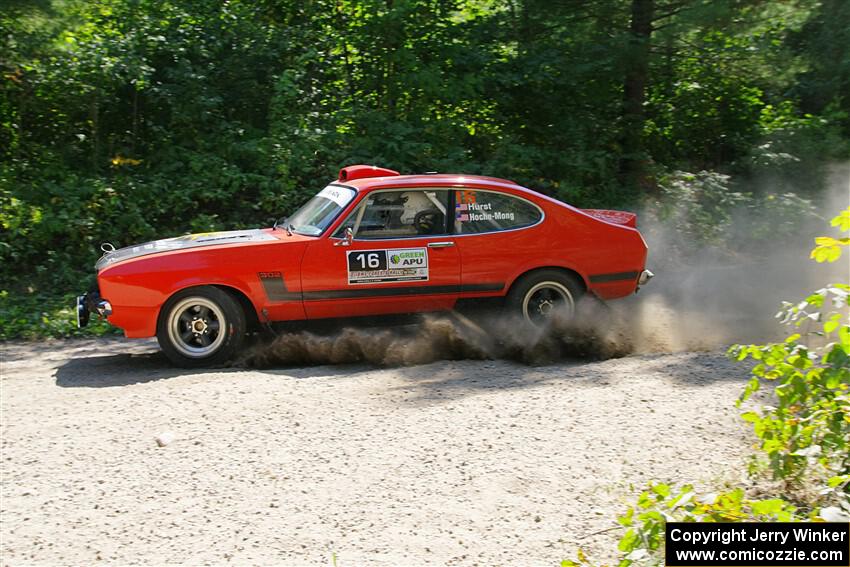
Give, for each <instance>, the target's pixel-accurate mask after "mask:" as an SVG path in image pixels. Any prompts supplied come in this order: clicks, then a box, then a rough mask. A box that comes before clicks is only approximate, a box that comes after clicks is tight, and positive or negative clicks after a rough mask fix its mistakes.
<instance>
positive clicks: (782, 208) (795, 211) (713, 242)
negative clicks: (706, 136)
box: [647, 171, 815, 256]
mask: <svg viewBox="0 0 850 567" xmlns="http://www.w3.org/2000/svg"><path fill="white" fill-rule="evenodd" d="M658 185H659V191H658V196H657V197H655V198H653V199H650V200H648V202H647V205H648V207H647V209H648V211H649V214H650V215H651V216H650V218H651V219H652V220H654V221H656V222H653V223H650V225H651V226H650V229H649V231H651V230H657V229H659V228H662V229H663V230H666V231H670V234H667V235H666V236H667V239H666V240H667V242H666V243H665V244H666V245H667V246H668V247H669V248H670V249H671V251H676V252H677V253H678V254H679V255H683V256H687V254H688V253H691V252H694V251H699V250H701V249H702V248H704V247H706V246H713V247H715V248H716V249H719V250H727V251H741V250H742V244H741V243H742V242H744V243H747V246H748V247H749V248H751V249H753V250H756V251H757V250H758V249H759V248H760V247H761V246H763V245H764V244H765V243H766V242H771V241H775V239H777V238H781V237H787V236H791V235H794V234H795V233H796V232H797V231H798V230H799V228H800V226H801V224H802V223H803V222H804V221H805V220H806V219H809V218H813V217H814V216H815V207H814V205H813V203H812V201H811V200H810V199H806V198H803V197H800V196H799V195H797V194H795V193H773V192H765V193H753V192H750V191H741V190H738V188H737V186H736V184H735V183H734V182H733V180H732V178H731V177H730V176H729V175H724V174H721V173H717V172H714V171H700V172H698V173H689V172H686V171H674V172H672V173H669V174H666V175H662V176H661V177H659V180H658ZM742 219H746V222H740V221H741V220H742Z"/></svg>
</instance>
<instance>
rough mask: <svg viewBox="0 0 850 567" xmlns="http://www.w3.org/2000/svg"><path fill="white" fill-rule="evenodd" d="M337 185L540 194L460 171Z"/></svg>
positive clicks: (381, 178)
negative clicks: (473, 189)
mask: <svg viewBox="0 0 850 567" xmlns="http://www.w3.org/2000/svg"><path fill="white" fill-rule="evenodd" d="M334 183H335V184H336V185H345V186H348V187H351V188H353V189H357V190H358V191H371V190H373V189H381V188H391V187H429V186H430V187H435V186H436V187H481V188H487V187H491V188H494V189H513V190H514V191H519V192H522V193H530V194H535V195H539V193H537V192H536V191H532V190H530V189H526V188H525V187H522V186H521V185H518V184H517V183H516V182H514V181H510V180H508V179H500V178H498V177H487V176H485V175H466V174H460V173H425V174H418V175H388V176H381V177H362V178H359V179H351V180H346V181H334Z"/></svg>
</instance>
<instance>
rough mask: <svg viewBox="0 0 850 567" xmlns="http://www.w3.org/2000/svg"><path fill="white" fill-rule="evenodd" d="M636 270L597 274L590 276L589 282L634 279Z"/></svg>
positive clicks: (636, 274)
mask: <svg viewBox="0 0 850 567" xmlns="http://www.w3.org/2000/svg"><path fill="white" fill-rule="evenodd" d="M639 275H640V274H639V273H638V272H617V273H616V274H598V275H595V276H590V283H605V282H619V281H623V280H636V279H637V277H638V276H639Z"/></svg>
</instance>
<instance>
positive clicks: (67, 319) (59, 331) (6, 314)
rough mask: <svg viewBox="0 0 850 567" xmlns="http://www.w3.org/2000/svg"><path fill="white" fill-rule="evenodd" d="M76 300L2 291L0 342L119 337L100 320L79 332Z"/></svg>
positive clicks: (92, 321)
mask: <svg viewBox="0 0 850 567" xmlns="http://www.w3.org/2000/svg"><path fill="white" fill-rule="evenodd" d="M75 299H76V296H74V295H69V294H65V295H62V296H59V297H57V296H52V295H42V294H21V295H15V294H10V293H9V292H8V291H0V340H7V339H14V338H22V339H42V338H46V337H50V338H65V337H79V336H89V337H90V336H103V335H118V334H120V333H121V331H120V330H119V329H117V328H116V327H113V326H112V325H110V324H109V323H107V322H106V321H103V320H101V319H99V318H98V317H96V316H95V317H92V319H91V322H90V323H89V325H88V326H87V327H85V328H83V329H78V328H77V322H76V317H77V314H76V312H75V310H74V304H75Z"/></svg>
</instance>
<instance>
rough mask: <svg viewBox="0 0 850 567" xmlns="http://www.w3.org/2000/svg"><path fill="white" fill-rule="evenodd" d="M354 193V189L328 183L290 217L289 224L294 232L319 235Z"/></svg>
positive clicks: (352, 197)
mask: <svg viewBox="0 0 850 567" xmlns="http://www.w3.org/2000/svg"><path fill="white" fill-rule="evenodd" d="M354 195H356V193H355V192H354V190H353V189H349V188H347V187H339V186H337V185H328V186H327V187H325V188H324V189H322V190H321V191H319V193H318V194H317V195H316V196H315V197H313V198H312V199H310V200H309V201H307V203H306V204H305V205H304V206H303V207H301V208H300V209H298V210H297V211H296V212H295V214H294V215H292V216H291V217H289V220H288V221H287V225H288V226H289V229H290V230H291V231H292V232H297V233H298V234H304V235H306V236H319V235H320V234H322V233H323V232H324V231H325V229H326V228H328V226H329V225H330V224H331V223H332V222H333V221H334V219H335V218H336V217H337V215H338V214H339V213H340V212H341V211H342V210H343V209H344V208H345V206H346V205H348V203H350V202H351V200H352V199H354Z"/></svg>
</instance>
